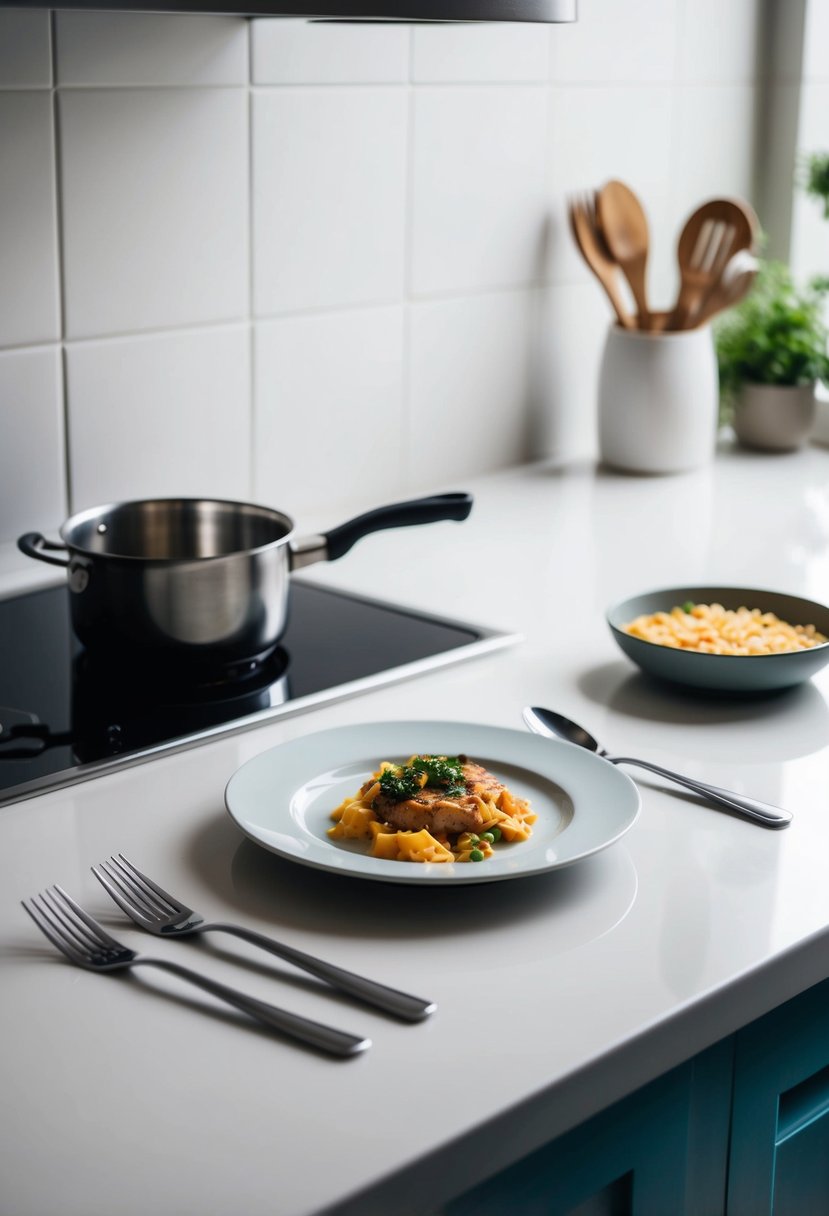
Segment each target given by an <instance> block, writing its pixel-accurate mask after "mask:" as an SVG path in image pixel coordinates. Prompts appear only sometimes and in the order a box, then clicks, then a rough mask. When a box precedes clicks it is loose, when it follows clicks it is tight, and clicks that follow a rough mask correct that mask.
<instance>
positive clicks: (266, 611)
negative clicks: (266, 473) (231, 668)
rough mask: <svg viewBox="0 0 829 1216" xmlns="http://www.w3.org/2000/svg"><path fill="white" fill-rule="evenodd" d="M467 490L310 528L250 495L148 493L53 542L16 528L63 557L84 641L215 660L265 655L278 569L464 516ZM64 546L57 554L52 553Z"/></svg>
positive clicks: (284, 596) (278, 602)
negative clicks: (301, 533)
mask: <svg viewBox="0 0 829 1216" xmlns="http://www.w3.org/2000/svg"><path fill="white" fill-rule="evenodd" d="M471 509H472V498H471V497H470V495H468V494H438V495H434V496H432V497H429V498H419V499H415V500H413V501H411V502H401V503H394V504H393V505H391V506H386V507H379V508H378V509H377V510H374V511H369V512H367V513H366V514H365V515H360V516H358V517H357V518H356V519H351V520H349V521H348V522H347V523H344V524H341V525H340V527H338V528H333V529H332V530H331V531H330V532H327V533H324V534H321V535H318V536H305V537H298V538H297V537H295V536H294V522H293V520H292V519H291V518H290V516H288V515H285V514H284V513H283V512H281V511H274V510H272V509H270V508H269V507H261V506H256V505H253V504H251V503H240V502H227V501H224V500H219V499H205V498H167V499H149V500H144V501H140V502H126V503H117V504H114V505H112V504H111V505H109V506H102V507H92V508H90V509H89V510H87V511H82V512H81V513H80V514H78V515H74V516H72V518H71V519H69V520H67V521H66V523H65V524H63V526H62V527H61V528H60V536H61V541H62V543H57V542H54V541H49V540H47V539H46V538H45V537H44V536H42V535H41V533H39V532H27V533H26V534H25V535H24V536H21V537H20V539H19V540H18V542H17V544H18V548H19V549H20V550H21V551H22V552H23V553H25V554H27V555H28V556H29V557H34V558H37V559H38V560H39V561H43V562H49V563H51V564H52V565H55V566H65V567H66V569H67V574H68V581H69V590H70V603H71V613H72V627H73V629H74V630H75V633H76V635H77V637H78V638H79V640H80V641H81V642H82V643H83V644H84V645H85V646H88V647H90V648H95V647H98V648H112V649H117V650H120V651H121V652H123V650H124V647H129V648H130V649H131V650H133V651H139V652H147V653H148V654H151V655H152V656H153V657H154V658H158V657H159V656H161V655H163V656H164V657H165V658H167V657H169V658H171V659H173V660H176V661H178V660H184V661H188V662H189V661H191V660H192V661H194V662H196V663H201V662H205V663H209V664H211V665H213V664H224V663H233V662H236V661H238V660H240V659H246V658H254V657H258V656H260V655H263V654H266V653H267V652H268V651H270V650H271V649H272V648H273V647H274V646H275V645H276V643H277V642H278V640H279V638H280V637H281V636H282V634H283V632H284V630H285V626H286V624H287V615H288V603H289V577H288V576H289V574H290V571H291V570H297V569H299V568H301V567H302V566H308V565H310V564H311V563H312V562H318V561H334V560H335V559H336V558H339V557H342V556H343V554H345V553H347V552H348V550H349V549H350V548H351V547H352V545H354V544H355V543H356V542H357V541H358V540H360V538H361V537H363V536H367V535H368V534H369V533H370V532H378V531H380V530H381V529H384V528H398V527H405V526H408V525H412V524H424V523H431V522H434V521H436V520H442V519H455V520H462V519H466V517H467V516H468V515H469V512H470V511H471ZM60 550H63V551H65V552H66V554H67V556H65V557H58V556H56V555H55V554H56V552H57V551H60Z"/></svg>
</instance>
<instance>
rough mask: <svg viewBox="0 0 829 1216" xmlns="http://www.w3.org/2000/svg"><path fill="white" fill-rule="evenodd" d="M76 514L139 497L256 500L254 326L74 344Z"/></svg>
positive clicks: (70, 384)
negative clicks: (253, 466)
mask: <svg viewBox="0 0 829 1216" xmlns="http://www.w3.org/2000/svg"><path fill="white" fill-rule="evenodd" d="M66 379H67V403H68V431H69V456H70V484H71V494H72V502H71V506H72V510H73V511H79V510H81V509H83V508H84V507H89V506H93V505H95V504H98V503H106V502H115V501H119V500H123V499H131V498H144V497H146V498H156V497H159V498H163V497H167V496H172V497H178V496H182V497H190V496H196V497H198V496H201V495H204V496H205V497H216V498H233V499H247V498H248V497H249V487H250V462H251V416H250V405H249V402H250V379H251V377H250V330H249V327H248V326H247V325H234V326H226V327H224V326H223V327H220V328H216V329H199V330H192V331H179V332H178V333H167V334H152V335H147V336H141V337H132V338H116V339H110V340H108V341H96V342H73V343H70V344H69V345H68V347H67V350H66Z"/></svg>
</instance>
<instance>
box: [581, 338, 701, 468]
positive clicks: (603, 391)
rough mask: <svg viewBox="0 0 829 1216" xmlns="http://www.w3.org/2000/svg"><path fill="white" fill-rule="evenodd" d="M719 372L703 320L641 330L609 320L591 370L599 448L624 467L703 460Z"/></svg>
mask: <svg viewBox="0 0 829 1216" xmlns="http://www.w3.org/2000/svg"><path fill="white" fill-rule="evenodd" d="M718 413H719V377H718V373H717V357H716V354H715V351H714V342H713V338H712V336H711V330H710V327H709V326H703V327H701V328H700V329H690V330H681V331H676V332H674V333H647V332H643V331H640V330H626V329H622V328H621V327H620V326H616V325H614V326H612V327H611V329H610V331H609V332H608V335H607V341H606V343H605V348H604V354H603V356H602V363H601V370H600V374H599V455H600V457H601V460H602V461H603V463H605V464H607V465H610V466H612V467H613V468H616V469H623V470H625V471H626V472H630V473H680V472H684V471H686V470H689V469H696V468H700V467H701V466H702V465H704V464H706V463H707V462H708V461H709V460H711V458H712V456H713V454H714V446H715V443H716V437H717V418H718Z"/></svg>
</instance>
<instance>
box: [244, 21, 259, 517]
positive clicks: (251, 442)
mask: <svg viewBox="0 0 829 1216" xmlns="http://www.w3.org/2000/svg"><path fill="white" fill-rule="evenodd" d="M246 26H247V39H246V48H247V77H248V78H247V84H246V92H247V124H248V130H247V149H248V163H247V187H248V208H247V222H248V231H247V262H248V403H247V405H248V422H249V425H250V430H249V439H248V493H249V494H250V497H251V500H253V499H254V498H255V491H256V480H257V479H256V446H257V445H256V440H257V409H256V372H255V369H256V343H257V332H256V315H255V300H254V274H255V270H254V234H255V230H254V225H255V216H254V177H253V174H254V155H253V146H254V135H253V98H254V93H253V45H252V43H253V23H252V21H250V20H248V21H247V22H246Z"/></svg>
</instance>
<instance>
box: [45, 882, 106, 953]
mask: <svg viewBox="0 0 829 1216" xmlns="http://www.w3.org/2000/svg"><path fill="white" fill-rule="evenodd" d="M39 899H40V906H41V909H42V911H43V913H44V915H46V916H49V917H51V920H52V924H53V925H54V927H55V929H56V930H57V931H58V932H60V933H62V934H63V936H64V937H65V938H66V940H67V941H68V942H71V943H72V944H73V945H74V946H75V947H76V948H77V949H78V950H80V951H82V952H83V953H84V954H87V953H88V952H89V951H90V950H91V949H93V948H94V946H93V939H92V938H91V937H90V936H89V934H88V932H87V931H86V929H85V927H84V926H83V925H82V924H81V923H80V922H79V921H76V920H74V919H73V918H72V917H71V916H68V915H67V913H66V910H65V909H64V908H63V907H62V905H61V904H60V903H59V902H58V900H57V897H56V895H55V893H54V890H53V888H49V889H48V890H46V891H41V893H40V896H39Z"/></svg>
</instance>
